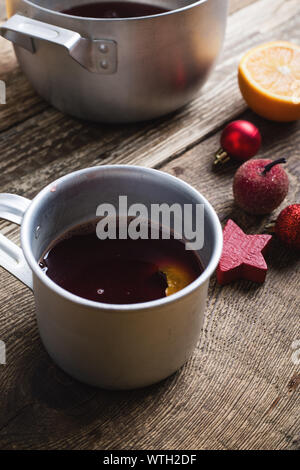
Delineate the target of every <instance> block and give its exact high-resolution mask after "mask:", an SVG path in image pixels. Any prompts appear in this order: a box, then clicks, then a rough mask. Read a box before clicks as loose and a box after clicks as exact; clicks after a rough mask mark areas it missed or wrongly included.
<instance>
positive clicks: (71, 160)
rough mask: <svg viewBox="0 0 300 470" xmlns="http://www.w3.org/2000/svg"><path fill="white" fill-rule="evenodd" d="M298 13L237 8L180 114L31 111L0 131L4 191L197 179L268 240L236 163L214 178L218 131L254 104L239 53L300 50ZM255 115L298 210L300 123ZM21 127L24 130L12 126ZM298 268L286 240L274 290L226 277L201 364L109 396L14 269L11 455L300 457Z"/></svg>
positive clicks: (2, 308)
mask: <svg viewBox="0 0 300 470" xmlns="http://www.w3.org/2000/svg"><path fill="white" fill-rule="evenodd" d="M237 3H238V2H237ZM298 4H299V2H295V1H292V0H289V1H281V2H279V0H276V1H272V2H271V1H267V0H263V1H259V2H258V3H257V5H258V6H259V8H260V9H259V15H257V12H255V10H254V9H253V6H252V7H248V8H246V9H245V11H243V10H241V11H239V12H238V13H236V14H235V15H234V16H233V17H232V18H231V19H230V25H229V35H228V39H227V45H226V48H225V51H224V55H223V62H220V64H219V66H218V69H217V70H216V72H215V74H214V75H213V77H212V78H211V83H208V84H207V87H206V90H204V92H203V94H202V98H199V99H198V100H196V102H195V103H193V104H192V105H191V106H190V107H189V108H186V109H185V110H183V111H181V112H180V113H178V114H176V115H174V116H173V117H168V118H164V119H161V120H158V121H156V122H154V123H149V124H146V125H145V124H141V125H132V126H115V127H114V126H99V125H91V124H87V123H82V122H80V121H77V120H73V119H71V118H66V117H64V116H62V115H61V114H60V113H58V112H56V111H55V110H53V109H52V108H48V107H47V108H44V109H43V110H42V112H40V110H38V109H37V110H36V112H40V114H39V118H36V117H31V118H29V115H27V118H29V119H27V121H26V122H24V123H21V120H22V115H21V114H20V116H19V120H18V119H17V120H15V121H12V120H11V121H10V122H11V125H10V126H7V127H9V129H7V127H2V129H7V130H5V131H3V132H2V133H1V134H0V154H1V159H0V171H1V184H0V190H1V191H13V192H17V193H21V194H23V195H25V196H27V197H32V196H33V195H34V194H35V193H36V192H37V191H38V190H39V189H40V188H41V187H43V186H44V185H45V184H47V182H49V181H51V180H52V179H54V178H56V177H57V176H60V175H61V174H65V173H67V172H69V171H72V170H73V169H77V168H82V167H85V166H89V165H92V164H99V163H106V162H113V163H115V162H126V163H133V162H135V163H139V164H146V165H149V166H156V167H157V168H161V169H163V170H164V171H167V172H170V173H172V174H175V175H177V176H179V177H181V178H183V179H185V180H186V181H188V182H190V183H191V184H193V185H194V186H195V187H197V188H198V189H199V190H200V191H201V192H203V194H204V195H205V196H207V197H208V198H209V200H210V201H211V202H212V203H213V205H214V206H215V208H216V210H217V212H218V214H219V216H220V218H221V220H222V221H225V220H226V219H227V218H228V217H233V218H234V219H235V220H236V221H237V222H238V223H239V224H240V225H241V226H242V227H243V228H244V229H245V230H247V231H249V232H255V231H258V232H259V231H261V230H262V229H263V226H264V223H265V221H266V220H268V219H269V218H265V217H264V218H261V217H258V218H257V217H249V216H246V215H245V214H243V213H242V212H241V211H239V210H237V209H236V208H235V207H234V205H233V203H232V194H231V184H232V176H233V173H234V170H235V168H236V166H235V165H229V166H227V167H223V168H222V169H221V170H219V171H218V172H217V173H214V172H213V171H212V168H211V164H212V160H213V154H214V151H215V150H216V149H217V148H218V144H219V142H218V139H219V132H218V130H217V129H218V128H219V127H222V126H223V125H224V122H226V121H229V120H230V119H232V118H233V117H235V116H240V112H241V111H243V110H244V109H245V104H244V103H243V101H242V99H241V97H240V95H239V92H238V89H237V84H236V81H235V79H234V77H235V73H236V65H237V62H238V57H239V56H240V54H241V53H242V52H243V51H244V50H245V49H247V48H248V47H250V46H251V45H253V44H256V43H259V42H261V41H263V40H266V39H271V38H273V37H274V35H275V32H276V36H277V37H279V35H280V37H283V38H285V39H290V40H295V41H299V19H297V17H296V16H297V15H296V13H297V11H299V10H298V9H297V5H298ZM273 6H274V8H273ZM267 8H268V12H267V11H266V10H265V9H267ZM278 9H279V10H278ZM293 16H294V17H295V18H294V17H293ZM298 16H299V15H298ZM250 17H251V18H250ZM261 17H262V19H261ZM247 28H248V30H247V32H246V29H247ZM248 35H249V37H248ZM0 60H1V59H0ZM0 70H1V69H0ZM13 73H14V72H13ZM14 77H15V78H14V80H16V82H15V83H17V82H18V80H19V79H18V76H17V75H16V76H14ZM224 77H226V78H224ZM12 90H13V88H12ZM21 97H22V93H21V92H20V98H21ZM30 99H31V98H30V96H29V95H28V102H29V101H30ZM219 108H221V110H219ZM13 109H14V108H13V107H12V110H13ZM1 112H2V109H1ZM21 112H22V111H21ZM25 114H26V113H25ZM25 114H24V115H25ZM242 117H245V118H248V119H250V120H251V121H253V122H255V123H256V124H257V125H258V126H259V128H260V129H261V131H262V134H263V147H262V150H261V152H260V156H265V157H266V156H271V157H272V158H275V157H281V156H286V157H287V158H288V165H287V167H288V173H289V177H290V182H291V189H290V192H289V195H288V198H287V200H286V201H285V203H288V202H295V201H299V196H300V186H299V144H300V129H299V123H298V124H288V125H280V124H274V123H270V122H267V121H265V120H262V119H259V118H258V117H256V116H255V115H254V114H253V113H251V112H250V111H248V112H247V113H246V114H244V115H242ZM9 119H11V117H9ZM13 122H20V124H19V125H18V126H15V127H11V126H12V124H13ZM1 124H2V118H1V117H0V125H1ZM207 135H209V136H210V137H209V138H206V136H207ZM144 145H145V146H144ZM152 150H153V153H152ZM283 205H284V204H283ZM276 213H277V211H276ZM0 228H1V232H2V233H5V234H7V235H9V237H10V238H12V239H13V240H16V241H18V230H17V229H16V228H15V227H14V226H11V225H10V224H8V223H7V222H2V223H1V224H0ZM297 261H298V260H297V258H296V256H295V254H294V253H291V252H289V251H288V250H286V249H285V248H284V247H283V246H280V244H279V243H278V242H276V240H275V241H274V243H273V244H272V247H271V252H270V254H269V255H268V263H269V266H270V270H269V273H268V277H267V281H266V283H265V284H264V285H263V286H255V285H253V284H251V283H250V282H238V283H235V284H232V285H230V286H226V287H220V286H218V285H217V284H216V281H215V278H213V279H212V281H211V284H210V291H209V299H208V306H207V311H206V319H205V324H204V329H203V335H202V337H201V340H200V342H199V344H198V347H197V349H196V351H195V353H194V355H193V358H192V359H191V360H190V361H189V362H188V363H187V364H186V366H185V367H184V368H183V369H182V370H181V371H180V372H178V373H177V374H175V375H174V376H173V377H171V378H169V379H168V380H166V381H164V382H162V383H160V384H158V385H156V386H153V387H150V388H148V389H145V390H139V391H132V392H125V393H124V392H123V393H117V392H115V393H112V392H105V391H101V390H96V389H94V388H91V387H87V386H84V385H82V384H79V383H78V382H76V381H74V380H72V379H70V378H69V377H67V376H66V375H65V374H64V373H63V372H61V371H60V370H59V369H58V368H57V367H56V366H55V365H54V364H53V362H52V361H51V360H50V359H49V357H48V355H47V353H46V352H45V350H44V349H43V346H42V344H41V341H40V339H39V336H38V331H37V326H36V321H35V316H34V302H33V296H32V294H31V293H30V292H29V291H28V290H27V289H26V288H24V287H23V286H22V285H21V283H19V282H18V281H16V280H14V279H13V278H12V277H11V276H9V275H8V274H7V273H6V272H4V271H3V270H2V269H1V270H0V285H1V290H0V319H1V320H0V338H1V339H3V340H5V342H6V344H7V351H8V355H7V365H6V366H0V395H1V402H0V447H1V448H2V449H11V448H18V449H20V448H23V449H24V448H26V449H29V448H31V449H45V448H47V449H55V448H61V449H66V448H68V449H71V448H79V449H87V448H94V449H211V448H215V449H227V448H231V449H245V448H247V449H249V448H252V449H286V448H288V449H296V448H299V446H300V429H299V422H298V421H297V417H298V415H299V392H298V388H297V383H298V380H297V378H299V366H298V367H296V366H295V365H294V364H293V363H292V360H291V354H292V349H291V344H292V341H294V340H296V339H300V330H299V327H300V325H299V294H298V292H297V284H298V279H299V263H298V264H297ZM54 429H55V432H53V430H54Z"/></svg>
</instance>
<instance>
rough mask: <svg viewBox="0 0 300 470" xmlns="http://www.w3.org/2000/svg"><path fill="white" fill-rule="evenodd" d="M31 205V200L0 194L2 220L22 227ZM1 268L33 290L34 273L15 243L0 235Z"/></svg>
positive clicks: (0, 216) (0, 215)
mask: <svg viewBox="0 0 300 470" xmlns="http://www.w3.org/2000/svg"><path fill="white" fill-rule="evenodd" d="M30 204H31V201H30V200H29V199H26V198H25V197H22V196H17V195H16V194H6V193H2V194H0V218H1V219H5V220H9V221H10V222H13V223H15V224H18V225H21V222H22V219H23V216H24V214H25V212H26V210H27V208H28V207H29V205H30ZM0 266H2V267H3V268H4V269H6V270H7V271H8V272H10V273H11V274H13V276H15V277H16V278H17V279H19V280H20V281H22V282H23V284H25V285H26V286H28V287H29V288H30V289H32V272H31V269H30V268H29V266H28V264H27V261H26V260H25V257H24V255H23V251H22V249H21V248H19V247H18V246H17V245H16V244H15V243H13V242H12V241H10V240H9V239H8V238H7V237H5V236H4V235H2V233H0Z"/></svg>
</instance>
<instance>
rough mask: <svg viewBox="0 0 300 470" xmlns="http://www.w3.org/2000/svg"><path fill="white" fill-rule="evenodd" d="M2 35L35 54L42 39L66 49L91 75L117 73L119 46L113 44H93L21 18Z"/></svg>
mask: <svg viewBox="0 0 300 470" xmlns="http://www.w3.org/2000/svg"><path fill="white" fill-rule="evenodd" d="M0 34H1V36H3V37H4V38H5V39H7V40H9V41H11V42H13V43H14V44H15V45H17V46H20V47H23V48H24V49H27V50H28V51H30V52H31V53H32V54H34V53H35V52H36V51H37V49H38V43H37V41H35V40H36V39H38V40H43V41H47V42H50V43H52V44H56V45H58V46H62V47H64V48H65V49H66V50H67V51H68V53H69V54H70V56H71V57H72V58H73V59H74V60H75V61H76V62H78V63H79V64H80V65H82V66H83V67H84V68H86V69H87V70H89V71H90V72H93V73H101V74H112V73H115V72H116V71H117V43H116V42H115V41H113V40H109V39H94V40H90V39H87V38H83V37H82V36H81V35H80V34H79V33H77V32H76V31H71V30H69V29H65V28H60V27H59V26H55V25H53V24H49V23H43V22H42V21H37V20H34V19H32V18H28V17H26V16H22V15H18V14H16V15H13V16H11V17H10V18H9V19H8V20H7V21H6V22H5V23H3V24H2V25H1V26H0Z"/></svg>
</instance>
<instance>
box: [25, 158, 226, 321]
mask: <svg viewBox="0 0 300 470" xmlns="http://www.w3.org/2000/svg"><path fill="white" fill-rule="evenodd" d="M122 169H126V170H129V171H141V170H142V171H143V172H144V173H149V174H152V176H153V174H155V173H159V174H160V175H161V176H162V175H163V177H164V178H165V181H166V183H167V182H168V181H169V182H170V183H174V182H175V183H176V185H179V186H181V187H182V190H183V191H185V192H186V193H190V194H191V196H194V197H196V198H197V199H198V200H199V203H204V204H205V210H206V214H207V215H208V217H209V219H210V223H211V225H212V226H213V227H214V230H215V244H214V248H213V252H212V255H211V257H210V261H209V263H208V265H207V266H206V268H205V269H204V271H203V273H202V274H201V275H200V276H199V277H198V278H197V279H195V281H193V282H192V283H191V284H189V285H188V286H187V287H185V288H184V289H182V290H180V291H179V292H177V293H176V294H172V295H171V296H169V297H164V298H162V299H158V300H153V301H149V302H141V303H135V304H107V303H102V302H94V301H92V300H87V299H84V298H82V297H79V296H77V295H75V294H72V293H71V292H69V291H67V290H65V289H63V288H62V287H60V286H59V285H57V284H56V283H55V282H54V281H52V280H51V279H50V278H49V277H48V276H46V274H45V273H44V272H43V271H42V270H41V269H40V267H39V265H38V262H37V261H36V259H35V257H34V256H33V253H32V251H31V248H30V240H31V237H32V232H31V230H30V220H31V217H32V215H33V214H34V212H35V210H36V208H37V207H38V206H39V204H40V203H41V201H42V200H43V198H44V196H46V195H48V194H49V191H51V189H52V190H53V187H54V186H58V185H59V184H62V183H65V182H66V181H67V180H69V179H73V178H74V177H76V175H78V176H79V175H81V176H82V175H84V176H87V175H88V174H90V173H93V172H99V171H105V170H110V171H119V170H122ZM21 246H22V249H23V252H24V256H25V259H26V261H27V263H28V264H29V266H30V268H31V270H32V271H33V272H34V274H35V275H36V276H37V277H38V279H39V280H40V281H41V282H42V283H43V284H45V285H46V286H47V287H48V288H49V289H50V290H52V291H53V292H54V293H56V294H58V295H60V296H62V297H64V298H65V299H67V300H69V301H73V302H74V303H77V304H81V305H85V306H87V307H91V308H93V309H97V310H99V309H101V310H106V311H108V312H113V311H115V312H119V311H124V312H131V311H132V312H134V311H140V310H146V309H147V310H148V309H154V308H156V307H158V306H162V305H164V304H171V303H173V302H175V301H176V300H179V299H181V298H182V297H185V296H187V295H189V294H190V293H192V292H193V291H194V290H195V289H197V288H198V287H199V286H200V285H201V284H203V283H205V282H206V281H207V280H208V279H209V278H210V276H211V275H212V274H213V272H214V271H215V269H216V267H217V265H218V262H219V259H220V257H221V253H222V247H223V234H222V227H221V224H220V221H219V218H218V216H217V214H216V212H215V211H214V209H213V207H212V206H211V204H210V203H209V202H208V201H207V199H206V198H205V197H204V196H202V194H200V193H199V192H198V191H197V190H196V189H195V188H193V187H192V186H191V185H189V184H188V183H186V182H185V181H183V180H181V179H179V178H176V177H175V176H172V175H169V174H168V173H165V172H162V171H159V170H155V169H152V168H147V167H142V166H135V165H102V166H95V167H90V168H86V169H84V170H78V171H75V172H72V173H69V174H67V175H65V176H63V177H61V178H59V179H57V180H56V181H53V182H52V183H50V184H49V185H48V186H46V187H45V188H44V189H43V190H42V191H41V192H39V193H38V194H37V196H35V198H34V199H33V200H32V202H31V204H30V206H29V208H28V209H27V211H26V213H25V215H24V219H23V222H22V225H21Z"/></svg>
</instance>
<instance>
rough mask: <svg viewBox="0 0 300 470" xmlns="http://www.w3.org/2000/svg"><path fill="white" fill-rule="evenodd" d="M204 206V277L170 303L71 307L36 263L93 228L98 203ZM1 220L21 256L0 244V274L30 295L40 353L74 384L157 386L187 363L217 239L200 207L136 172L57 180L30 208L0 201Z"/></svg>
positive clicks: (161, 180)
mask: <svg viewBox="0 0 300 470" xmlns="http://www.w3.org/2000/svg"><path fill="white" fill-rule="evenodd" d="M119 195H127V197H128V205H129V204H133V203H137V202H138V203H143V204H145V205H146V206H147V207H150V205H151V204H152V203H156V204H162V203H167V204H169V205H171V204H173V203H179V204H181V205H183V204H193V205H196V204H204V246H203V248H202V249H201V250H200V251H199V256H200V258H201V261H202V263H203V264H204V267H205V269H204V272H203V273H202V274H201V275H200V276H199V277H198V278H197V279H196V280H195V281H194V282H193V283H191V284H190V285H188V286H187V287H185V288H184V289H182V290H181V291H179V292H177V293H176V294H173V295H171V296H169V297H166V298H162V299H159V300H154V301H151V302H145V303H139V304H129V305H117V304H116V305H114V304H105V303H100V302H93V301H90V300H86V299H83V298H81V297H78V296H76V295H74V294H72V293H70V292H68V291H66V290H64V289H63V288H61V287H60V286H58V285H57V284H55V283H54V282H53V281H52V280H51V279H50V278H49V277H47V276H46V274H45V273H44V272H43V271H42V270H41V269H40V267H39V264H38V261H39V259H40V257H41V255H42V254H43V253H44V251H45V249H46V248H47V247H48V246H49V244H50V243H51V242H52V241H53V240H55V239H56V238H57V237H59V236H60V235H62V234H63V233H64V232H65V231H66V230H68V229H69V228H71V227H74V226H76V225H78V224H82V223H84V222H88V221H91V220H93V219H95V214H96V209H97V207H98V205H99V204H101V203H104V202H105V203H111V204H114V205H115V206H117V201H118V198H119ZM0 217H1V218H3V219H7V220H9V221H11V222H15V223H18V224H20V225H21V246H22V248H19V247H17V246H16V245H15V244H14V243H12V242H11V241H10V240H8V239H7V238H6V237H4V236H3V235H2V234H0V265H1V266H3V267H4V268H5V269H7V270H8V271H9V272H10V273H11V274H13V275H14V276H16V277H17V278H18V279H20V280H21V281H22V282H23V283H24V284H26V285H27V286H28V287H29V288H31V289H32V290H33V292H34V297H35V304H36V316H37V323H38V328H39V332H40V336H41V338H42V341H43V343H44V346H45V348H46V350H47V351H48V353H49V355H50V356H51V357H52V358H53V360H54V361H55V362H56V363H57V364H58V365H59V366H60V367H61V368H62V369H63V370H64V371H65V372H67V373H69V374H70V375H71V376H73V377H75V378H76V379H78V380H80V381H82V382H85V383H88V384H91V385H95V386H99V387H102V388H106V389H119V390H121V389H133V388H138V387H144V386H147V385H150V384H153V383H155V382H158V381H160V380H162V379H164V378H166V377H168V376H169V375H171V374H172V373H174V372H175V371H176V370H178V369H179V368H180V367H181V366H182V365H183V364H184V363H185V362H186V361H187V360H188V359H189V357H190V356H191V354H192V352H193V350H194V348H195V346H196V344H197V342H198V340H199V336H200V332H201V327H202V324H203V318H204V309H205V302H206V297H207V288H208V282H209V279H210V276H211V275H212V273H213V272H214V270H215V268H216V266H217V264H218V262H219V258H220V256H221V251H222V229H221V225H220V222H219V219H218V217H217V215H216V213H215V211H214V209H213V208H212V207H211V205H210V204H209V203H208V202H207V200H206V199H205V198H204V197H203V196H202V195H201V194H200V193H199V192H198V191H196V190H195V189H194V188H192V187H191V186H190V185H188V184H187V183H185V182H183V181H182V180H180V179H178V178H175V177H173V176H171V175H168V174H167V173H163V172H161V171H157V170H152V169H148V168H143V167H138V166H127V165H112V166H99V167H93V168H88V169H84V170H80V171H76V172H74V173H71V174H68V175H66V176H64V177H62V178H59V179H58V180H56V181H55V182H53V183H51V184H50V185H48V186H47V187H46V188H44V189H43V190H42V191H41V192H40V193H39V194H38V195H37V196H36V197H35V198H34V199H33V200H32V201H30V200H28V199H25V198H23V197H21V196H17V195H12V194H0Z"/></svg>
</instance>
